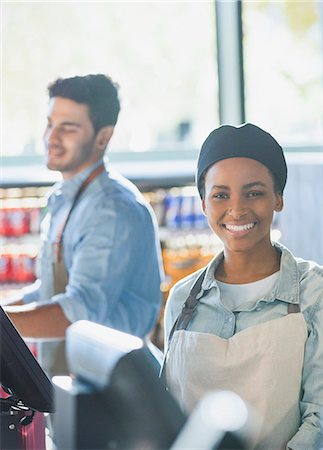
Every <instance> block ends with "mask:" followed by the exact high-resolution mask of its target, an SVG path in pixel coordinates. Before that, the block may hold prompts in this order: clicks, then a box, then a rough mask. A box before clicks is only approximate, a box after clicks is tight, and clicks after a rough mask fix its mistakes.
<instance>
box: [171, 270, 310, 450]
mask: <svg viewBox="0 0 323 450" xmlns="http://www.w3.org/2000/svg"><path fill="white" fill-rule="evenodd" d="M204 276H205V271H203V273H202V274H201V276H200V277H199V278H198V279H197V281H196V283H195V285H194V286H193V288H192V290H191V292H190V295H189V297H188V298H187V300H186V302H185V304H184V307H183V310H182V312H181V314H180V316H179V317H178V319H177V321H176V322H175V324H174V327H173V329H172V331H171V333H170V338H169V339H170V343H169V347H168V348H169V350H168V353H167V355H166V361H165V364H166V378H167V384H168V387H169V389H170V391H171V392H172V393H173V395H174V396H175V398H176V399H177V400H178V401H179V403H180V405H181V407H182V408H183V409H184V411H186V412H188V413H190V412H191V411H192V410H193V409H194V408H195V406H196V404H197V403H198V401H199V400H200V399H201V397H203V395H204V394H205V393H206V392H208V391H210V390H215V389H220V390H230V391H233V392H235V393H236V394H238V395H239V396H240V397H241V398H242V399H243V400H244V401H245V402H246V403H247V404H249V405H250V406H251V407H252V408H253V409H254V410H255V411H256V413H258V415H259V417H260V421H261V423H262V425H261V429H260V430H259V434H258V435H257V436H254V438H253V439H252V446H251V447H250V448H254V449H264V450H280V449H285V448H286V444H287V442H288V441H289V440H290V439H291V438H292V437H293V436H294V435H295V434H296V432H297V430H298V428H299V426H300V422H301V418H300V411H299V402H300V396H301V380H302V369H303V359H304V347H305V342H306V340H307V336H308V332H307V326H306V322H305V319H304V316H303V314H302V313H301V312H300V309H299V305H298V304H288V314H287V315H286V316H284V317H282V318H279V319H274V320H271V321H268V322H265V323H261V324H258V325H255V326H252V327H249V328H247V329H245V330H243V331H240V332H239V333H237V334H235V335H234V336H232V337H231V338H229V339H223V338H221V337H219V336H217V335H213V334H209V333H199V332H194V331H186V328H187V326H188V324H189V322H190V320H191V318H192V315H193V312H194V310H195V308H196V307H197V306H198V301H199V300H198V299H196V296H197V295H198V293H199V292H200V289H201V285H202V281H203V279H204ZM292 313H294V314H292Z"/></svg>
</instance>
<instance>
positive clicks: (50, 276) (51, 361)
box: [38, 164, 105, 378]
mask: <svg viewBox="0 0 323 450" xmlns="http://www.w3.org/2000/svg"><path fill="white" fill-rule="evenodd" d="M104 169H105V168H104V165H103V164H101V165H100V166H98V167H97V168H96V169H95V170H93V172H91V174H90V175H89V176H88V177H87V178H86V180H85V181H84V182H83V183H82V185H81V187H80V189H79V190H78V192H77V194H76V196H75V199H74V200H73V203H72V206H71V208H70V209H69V210H68V213H67V215H66V216H65V219H64V222H63V225H62V226H61V228H60V231H59V233H58V236H57V239H56V242H55V243H54V244H53V243H51V242H49V241H46V242H44V243H43V249H42V252H43V260H44V263H43V268H44V270H45V271H46V277H42V278H43V279H45V278H46V281H44V283H45V282H46V288H45V291H46V294H47V295H48V297H47V298H51V297H52V296H54V295H57V294H62V293H64V292H65V289H66V286H67V284H68V272H67V270H66V267H65V264H64V261H63V233H64V230H65V228H66V225H67V223H68V220H69V218H70V216H71V213H72V211H73V209H74V207H75V205H76V203H77V200H78V199H79V198H80V195H81V194H82V192H83V191H84V190H85V188H86V187H87V186H88V185H89V184H90V183H91V182H92V181H93V180H94V179H95V178H96V177H97V176H98V175H99V174H100V173H102V172H103V171H104ZM42 283H43V280H42ZM38 353H39V356H38V359H39V362H40V364H41V365H42V368H43V369H44V370H45V372H46V373H47V375H48V376H49V377H50V378H51V377H53V376H55V375H67V374H68V373H69V371H68V366H67V361H66V355H65V339H57V340H46V339H44V340H42V342H41V343H40V344H39V345H38Z"/></svg>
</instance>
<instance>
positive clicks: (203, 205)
mask: <svg viewBox="0 0 323 450" xmlns="http://www.w3.org/2000/svg"><path fill="white" fill-rule="evenodd" d="M201 205H202V211H203V214H204V215H205V216H207V214H206V206H205V200H204V198H202V202H201Z"/></svg>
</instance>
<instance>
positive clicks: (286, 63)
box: [243, 0, 323, 150]
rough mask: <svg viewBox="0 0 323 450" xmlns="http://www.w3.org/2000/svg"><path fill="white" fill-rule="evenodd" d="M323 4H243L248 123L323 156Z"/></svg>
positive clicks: (293, 144)
mask: <svg viewBox="0 0 323 450" xmlns="http://www.w3.org/2000/svg"><path fill="white" fill-rule="evenodd" d="M322 17H323V3H321V2H318V1H312V0H308V1H306V2H292V1H288V0H285V1H279V2H276V1H275V2H274V1H262V2H249V1H244V2H243V29H244V69H245V98H246V120H248V121H250V122H254V123H256V124H259V125H260V126H262V127H263V128H265V129H267V130H270V132H271V133H272V134H273V135H274V136H275V137H277V139H278V141H279V142H282V144H283V145H284V146H296V145H303V146H304V145H313V146H318V147H319V148H321V150H323V145H322V143H323V60H322V55H323V40H322V31H323V30H322Z"/></svg>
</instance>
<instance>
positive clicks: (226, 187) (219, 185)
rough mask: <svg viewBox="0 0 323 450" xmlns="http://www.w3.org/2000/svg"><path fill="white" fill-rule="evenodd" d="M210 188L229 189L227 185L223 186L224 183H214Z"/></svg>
mask: <svg viewBox="0 0 323 450" xmlns="http://www.w3.org/2000/svg"><path fill="white" fill-rule="evenodd" d="M211 189H226V190H228V191H229V190H230V188H229V186H225V185H224V184H214V185H213V186H212V187H211Z"/></svg>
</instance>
